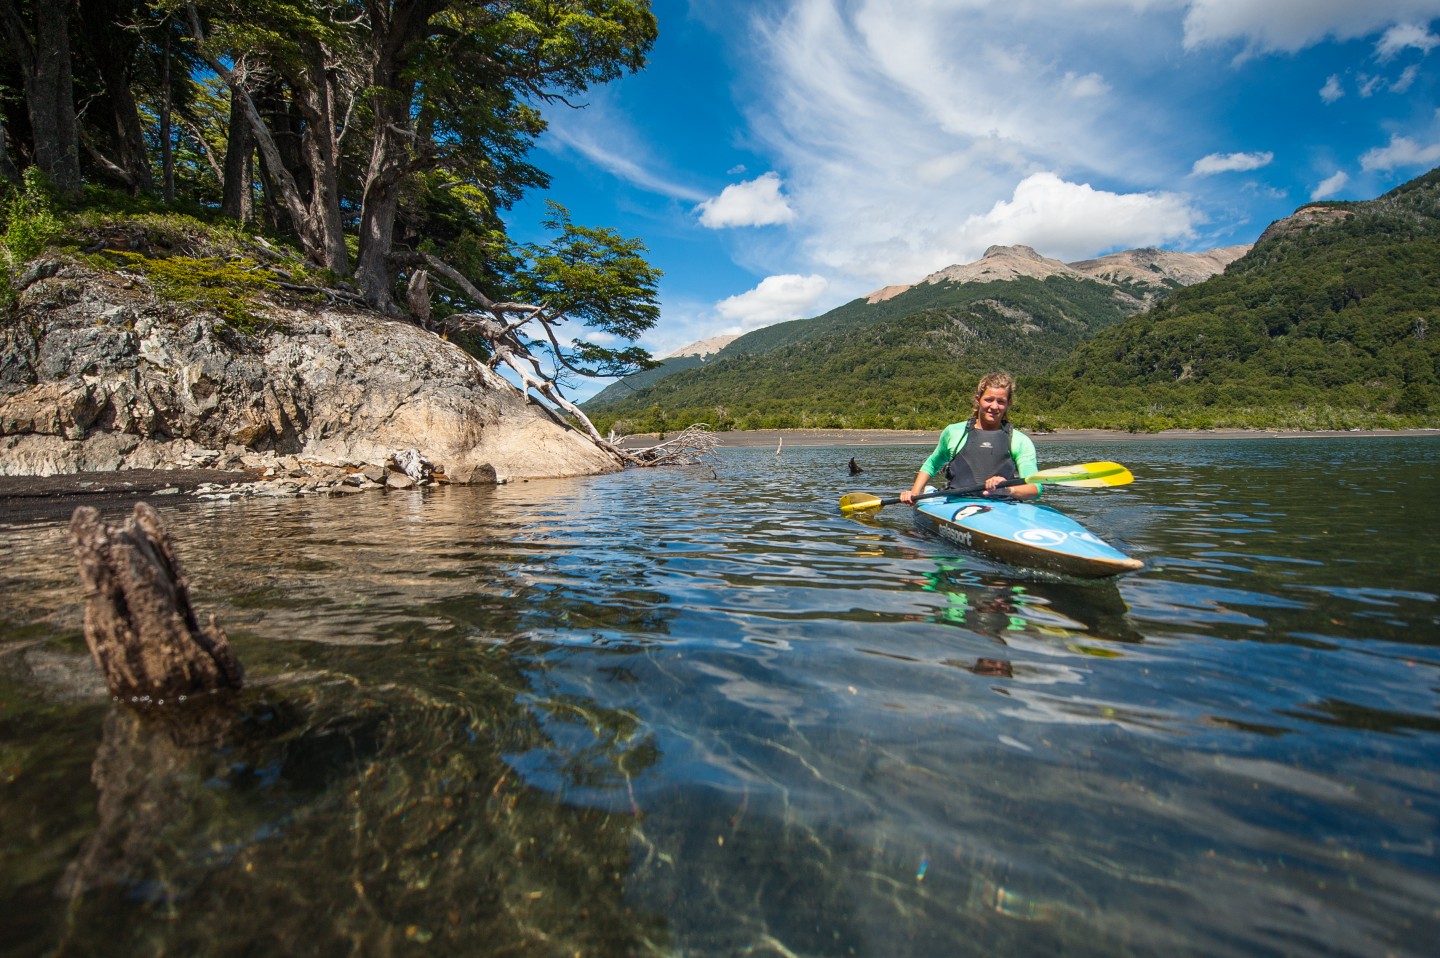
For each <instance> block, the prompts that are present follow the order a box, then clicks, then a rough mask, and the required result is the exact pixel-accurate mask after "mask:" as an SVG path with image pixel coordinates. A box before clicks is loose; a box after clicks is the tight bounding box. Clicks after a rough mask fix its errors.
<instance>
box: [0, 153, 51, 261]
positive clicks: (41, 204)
mask: <svg viewBox="0 0 1440 958" xmlns="http://www.w3.org/2000/svg"><path fill="white" fill-rule="evenodd" d="M0 227H3V230H4V231H3V232H0V258H3V260H4V265H5V268H6V269H7V270H9V271H12V272H13V271H14V270H15V269H17V268H19V267H20V266H23V265H24V264H25V263H27V262H29V261H30V260H32V259H34V258H35V257H36V256H39V255H40V252H41V251H42V250H43V249H45V247H46V246H47V245H48V244H49V243H50V242H51V241H52V240H54V239H55V238H56V237H57V236H59V235H60V234H61V232H62V231H63V230H64V228H65V221H64V219H63V218H62V217H61V216H60V214H59V213H57V212H56V211H55V203H54V199H53V198H52V196H51V194H50V190H49V188H48V185H47V184H46V182H45V175H44V174H43V173H41V172H40V170H39V169H37V168H36V167H33V166H32V167H30V168H29V169H28V170H26V171H25V175H24V181H23V182H22V183H21V184H20V185H19V186H18V187H11V188H10V190H9V192H8V194H7V195H6V197H5V201H4V204H3V206H0Z"/></svg>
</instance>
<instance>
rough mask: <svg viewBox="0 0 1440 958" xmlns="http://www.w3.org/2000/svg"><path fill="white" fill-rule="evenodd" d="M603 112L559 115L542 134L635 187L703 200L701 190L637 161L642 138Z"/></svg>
mask: <svg viewBox="0 0 1440 958" xmlns="http://www.w3.org/2000/svg"><path fill="white" fill-rule="evenodd" d="M591 109H594V107H592V108H591ZM603 114H604V111H601V110H597V111H596V112H595V113H589V114H587V113H584V112H580V113H576V114H574V115H563V122H555V121H553V120H552V122H551V123H550V127H549V129H548V130H547V131H546V134H545V135H546V137H547V138H548V139H549V140H550V142H551V144H552V145H554V146H559V147H561V148H564V149H568V150H572V151H574V152H575V153H578V154H579V155H580V156H583V157H584V158H585V159H586V160H587V161H589V162H590V163H593V164H594V165H596V166H598V167H600V168H601V169H603V170H605V171H606V172H608V173H610V174H611V175H613V176H616V177H618V178H620V179H621V180H624V181H625V182H627V183H630V184H631V185H633V186H635V187H638V188H639V189H642V190H646V191H648V192H651V193H658V194H659V195H661V196H666V197H669V198H671V199H676V200H683V201H685V202H689V203H695V202H699V201H700V200H703V199H705V193H704V191H702V190H699V189H697V188H695V187H692V186H689V185H687V184H684V183H680V182H677V181H676V180H675V179H672V178H670V177H668V176H666V175H664V174H663V173H658V172H656V171H655V170H653V169H650V168H649V167H648V166H647V165H646V164H645V163H643V162H641V160H640V159H639V157H643V156H644V155H645V150H644V148H643V147H642V146H641V143H642V140H641V139H640V138H639V137H637V136H635V135H634V134H632V133H629V132H628V130H627V128H626V127H625V125H624V123H623V122H620V121H618V120H617V119H616V118H614V117H610V116H604V115H603Z"/></svg>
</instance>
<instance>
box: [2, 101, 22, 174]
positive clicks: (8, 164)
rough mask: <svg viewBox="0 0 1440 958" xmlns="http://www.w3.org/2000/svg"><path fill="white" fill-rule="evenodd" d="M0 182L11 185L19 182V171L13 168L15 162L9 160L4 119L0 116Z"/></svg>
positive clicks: (8, 146)
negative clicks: (4, 181) (6, 182)
mask: <svg viewBox="0 0 1440 958" xmlns="http://www.w3.org/2000/svg"><path fill="white" fill-rule="evenodd" d="M0 180H6V181H8V182H11V183H18V182H20V171H19V170H18V169H16V168H15V161H14V160H12V159H10V145H9V144H8V143H7V142H6V140H5V118H4V117H3V116H0Z"/></svg>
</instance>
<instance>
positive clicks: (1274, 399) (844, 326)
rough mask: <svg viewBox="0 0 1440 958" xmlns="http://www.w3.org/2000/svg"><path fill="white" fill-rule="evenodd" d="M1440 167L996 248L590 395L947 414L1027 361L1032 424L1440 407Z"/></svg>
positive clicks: (1025, 391)
mask: <svg viewBox="0 0 1440 958" xmlns="http://www.w3.org/2000/svg"><path fill="white" fill-rule="evenodd" d="M1437 180H1440V170H1437V171H1432V172H1431V173H1429V174H1426V175H1425V176H1422V177H1420V178H1418V179H1416V180H1412V181H1411V182H1410V183H1407V184H1404V185H1403V186H1400V187H1398V188H1396V189H1395V190H1392V191H1391V192H1390V193H1387V194H1386V195H1385V196H1383V197H1379V198H1377V199H1375V200H1370V201H1364V202H1324V203H1313V204H1307V205H1306V206H1304V207H1301V208H1300V209H1299V210H1297V211H1296V213H1295V214H1293V215H1292V216H1290V217H1287V218H1286V219H1284V220H1281V221H1278V222H1277V223H1274V224H1272V225H1271V226H1270V227H1269V228H1268V229H1266V230H1265V231H1264V232H1263V233H1262V234H1261V236H1260V237H1259V238H1258V239H1257V241H1256V243H1255V244H1254V245H1253V247H1247V246H1237V247H1227V248H1223V249H1215V250H1210V251H1208V252H1203V253H1178V252H1172V251H1167V250H1159V249H1137V250H1128V251H1125V252H1120V253H1112V254H1110V255H1108V256H1102V257H1099V258H1096V259H1090V260H1083V261H1080V262H1074V263H1064V262H1061V261H1059V260H1055V259H1049V258H1047V257H1044V256H1042V255H1041V254H1039V253H1037V252H1036V251H1035V250H1033V249H1031V248H1029V247H1026V246H996V247H992V248H991V249H989V250H987V251H986V253H985V255H984V256H982V257H981V258H980V259H979V260H977V261H976V262H974V263H969V264H962V265H955V266H951V267H947V268H946V269H943V270H940V271H938V272H936V273H932V274H931V275H929V276H926V277H924V278H923V279H921V280H919V281H918V282H915V283H911V284H899V285H892V286H886V287H883V288H882V289H879V290H876V291H875V292H873V293H871V294H869V295H868V296H863V297H860V298H857V299H855V300H853V301H851V302H849V303H846V304H845V305H843V306H840V307H838V308H837V309H834V310H831V311H830V312H828V313H825V314H823V315H821V316H817V317H814V318H810V319H802V320H794V321H791V322H787V323H780V324H777V325H774V326H768V327H765V328H763V329H759V330H755V331H754V332H751V333H747V334H745V335H743V336H739V337H737V338H735V339H733V340H732V341H730V342H728V343H725V344H724V345H723V346H722V347H721V348H719V349H718V350H714V351H711V347H713V346H714V345H715V344H714V343H709V344H706V343H703V342H702V343H700V344H695V345H694V346H693V347H687V348H686V349H684V350H679V351H677V352H676V353H675V354H672V355H671V356H670V357H667V358H666V359H665V360H664V361H663V362H662V364H661V365H660V366H659V367H658V368H656V369H652V370H649V371H647V372H644V373H641V374H638V375H637V376H632V377H628V378H627V379H625V380H621V381H619V382H617V383H614V384H612V385H610V386H609V387H607V388H606V389H605V390H603V391H602V392H600V393H599V394H597V395H596V396H595V397H594V398H592V399H591V400H590V401H589V402H587V403H586V404H585V405H584V408H585V410H586V412H587V414H589V415H590V416H591V418H592V419H595V420H596V421H597V423H599V422H604V423H605V424H606V427H610V428H618V429H620V431H622V432H650V431H663V430H664V429H666V428H675V427H678V426H681V425H685V424H688V423H691V422H705V423H708V424H709V425H711V426H712V427H714V428H721V429H725V428H798V427H823V428H934V427H937V426H940V425H944V424H945V423H947V422H950V421H953V420H954V419H957V418H960V417H961V416H962V415H963V414H964V413H965V412H966V411H967V410H968V408H969V392H970V390H971V389H972V388H973V384H974V382H975V381H976V379H977V378H978V377H979V376H980V375H983V374H984V373H985V372H989V371H992V370H994V369H1005V370H1008V371H1010V372H1012V373H1014V374H1015V375H1016V376H1017V377H1019V378H1020V380H1021V386H1022V391H1021V398H1020V400H1019V401H1018V402H1017V406H1016V408H1015V418H1016V421H1017V422H1021V423H1022V424H1026V425H1029V426H1030V427H1031V428H1045V427H1047V426H1055V427H1059V426H1082V425H1084V426H1095V427H1108V428H1129V429H1151V428H1165V427H1167V426H1189V427H1193V428H1206V427H1211V426H1220V425H1238V426H1286V427H1289V428H1341V427H1346V428H1348V427H1347V426H1345V424H1346V423H1350V424H1354V425H1376V424H1378V423H1380V422H1382V421H1383V422H1384V423H1387V424H1409V425H1415V424H1427V423H1429V424H1433V423H1434V422H1435V420H1436V417H1435V415H1434V413H1435V411H1436V400H1437V391H1440V390H1437V384H1440V370H1437V368H1436V367H1437V342H1440V338H1437V336H1436V335H1429V333H1430V330H1429V326H1431V325H1434V324H1435V322H1436V320H1437V317H1440V284H1437V272H1440V204H1437V196H1440V189H1437ZM1042 411H1043V412H1042Z"/></svg>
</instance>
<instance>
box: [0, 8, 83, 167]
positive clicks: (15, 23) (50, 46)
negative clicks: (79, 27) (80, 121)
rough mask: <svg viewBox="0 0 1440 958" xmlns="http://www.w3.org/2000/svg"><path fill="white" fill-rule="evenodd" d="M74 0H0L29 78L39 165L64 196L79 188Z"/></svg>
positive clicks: (10, 40) (2, 19)
mask: <svg viewBox="0 0 1440 958" xmlns="http://www.w3.org/2000/svg"><path fill="white" fill-rule="evenodd" d="M70 6H71V5H70V3H69V2H68V0H61V2H57V3H53V4H39V3H35V2H29V3H27V2H26V0H0V34H3V37H4V40H5V44H6V48H7V49H8V51H9V53H10V56H11V57H13V58H14V60H15V62H16V63H17V64H18V65H19V67H20V72H21V74H22V76H23V78H24V89H25V108H26V112H27V113H28V115H29V118H30V130H31V138H32V143H33V147H34V159H35V165H36V166H38V167H39V168H40V169H41V171H43V172H44V173H45V174H46V175H47V176H49V177H50V180H51V182H53V183H54V184H55V188H56V189H57V190H58V191H59V192H60V193H61V194H62V195H65V196H75V195H78V194H79V192H80V139H79V134H78V126H77V124H76V120H75V91H74V85H73V82H72V79H71V69H70V34H69V22H70Z"/></svg>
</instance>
